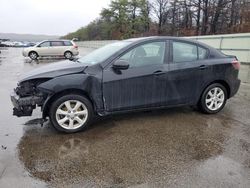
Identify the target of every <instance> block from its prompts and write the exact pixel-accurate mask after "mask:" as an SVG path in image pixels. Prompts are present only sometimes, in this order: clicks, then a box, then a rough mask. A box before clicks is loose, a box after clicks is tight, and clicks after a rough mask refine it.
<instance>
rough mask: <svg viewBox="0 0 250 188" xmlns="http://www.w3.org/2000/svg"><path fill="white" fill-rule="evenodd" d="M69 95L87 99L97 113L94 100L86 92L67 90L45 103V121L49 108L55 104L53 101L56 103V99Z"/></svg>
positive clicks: (43, 107) (43, 111) (49, 98)
mask: <svg viewBox="0 0 250 188" xmlns="http://www.w3.org/2000/svg"><path fill="white" fill-rule="evenodd" d="M68 94H77V95H81V96H84V97H86V98H87V99H88V100H89V101H90V103H91V104H92V106H93V109H94V111H95V109H96V106H95V103H94V100H93V99H92V98H91V97H90V95H89V94H88V93H87V92H86V91H84V90H81V89H65V90H62V91H60V92H58V93H55V94H54V95H51V96H50V97H48V99H47V100H46V101H45V103H44V105H43V106H42V114H43V118H44V119H45V118H46V117H48V115H49V107H50V105H51V104H52V103H53V101H55V100H56V99H58V98H59V97H61V96H63V95H68Z"/></svg>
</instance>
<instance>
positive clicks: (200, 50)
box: [198, 47, 207, 59]
mask: <svg viewBox="0 0 250 188" xmlns="http://www.w3.org/2000/svg"><path fill="white" fill-rule="evenodd" d="M198 55H199V59H206V58H207V49H205V48H202V47H198Z"/></svg>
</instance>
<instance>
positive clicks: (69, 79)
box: [37, 74, 103, 111]
mask: <svg viewBox="0 0 250 188" xmlns="http://www.w3.org/2000/svg"><path fill="white" fill-rule="evenodd" d="M37 89H38V90H40V91H41V92H43V93H47V94H48V98H47V99H46V101H45V103H44V104H43V107H42V110H43V111H44V109H46V107H47V105H48V104H49V102H50V100H51V99H52V98H53V97H54V96H56V95H57V94H60V93H62V92H64V91H68V92H70V91H72V92H73V91H76V90H77V91H81V92H82V94H83V95H87V96H88V97H89V98H90V100H91V102H92V103H93V104H94V108H95V109H96V110H97V111H98V110H99V109H102V108H103V101H102V90H101V80H100V79H98V78H96V77H94V76H90V75H88V74H71V75H64V76H60V77H56V78H53V79H51V80H49V81H47V82H44V83H42V84H40V85H38V86H37Z"/></svg>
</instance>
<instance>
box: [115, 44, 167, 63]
mask: <svg viewBox="0 0 250 188" xmlns="http://www.w3.org/2000/svg"><path fill="white" fill-rule="evenodd" d="M164 56H165V42H152V43H147V44H144V45H140V46H138V47H136V48H133V49H132V50H130V51H129V52H127V53H126V54H124V55H123V56H122V57H120V58H119V59H120V60H125V61H128V62H129V65H130V67H140V66H147V65H154V64H163V63H164Z"/></svg>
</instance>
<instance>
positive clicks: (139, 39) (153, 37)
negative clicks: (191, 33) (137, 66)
mask: <svg viewBox="0 0 250 188" xmlns="http://www.w3.org/2000/svg"><path fill="white" fill-rule="evenodd" d="M157 39H158V40H181V41H183V42H192V43H196V44H199V45H201V46H204V47H206V48H211V46H208V45H206V44H204V43H202V42H199V41H197V40H195V39H188V38H184V37H173V36H150V37H140V38H130V39H126V40H124V41H129V42H147V41H151V40H157Z"/></svg>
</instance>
